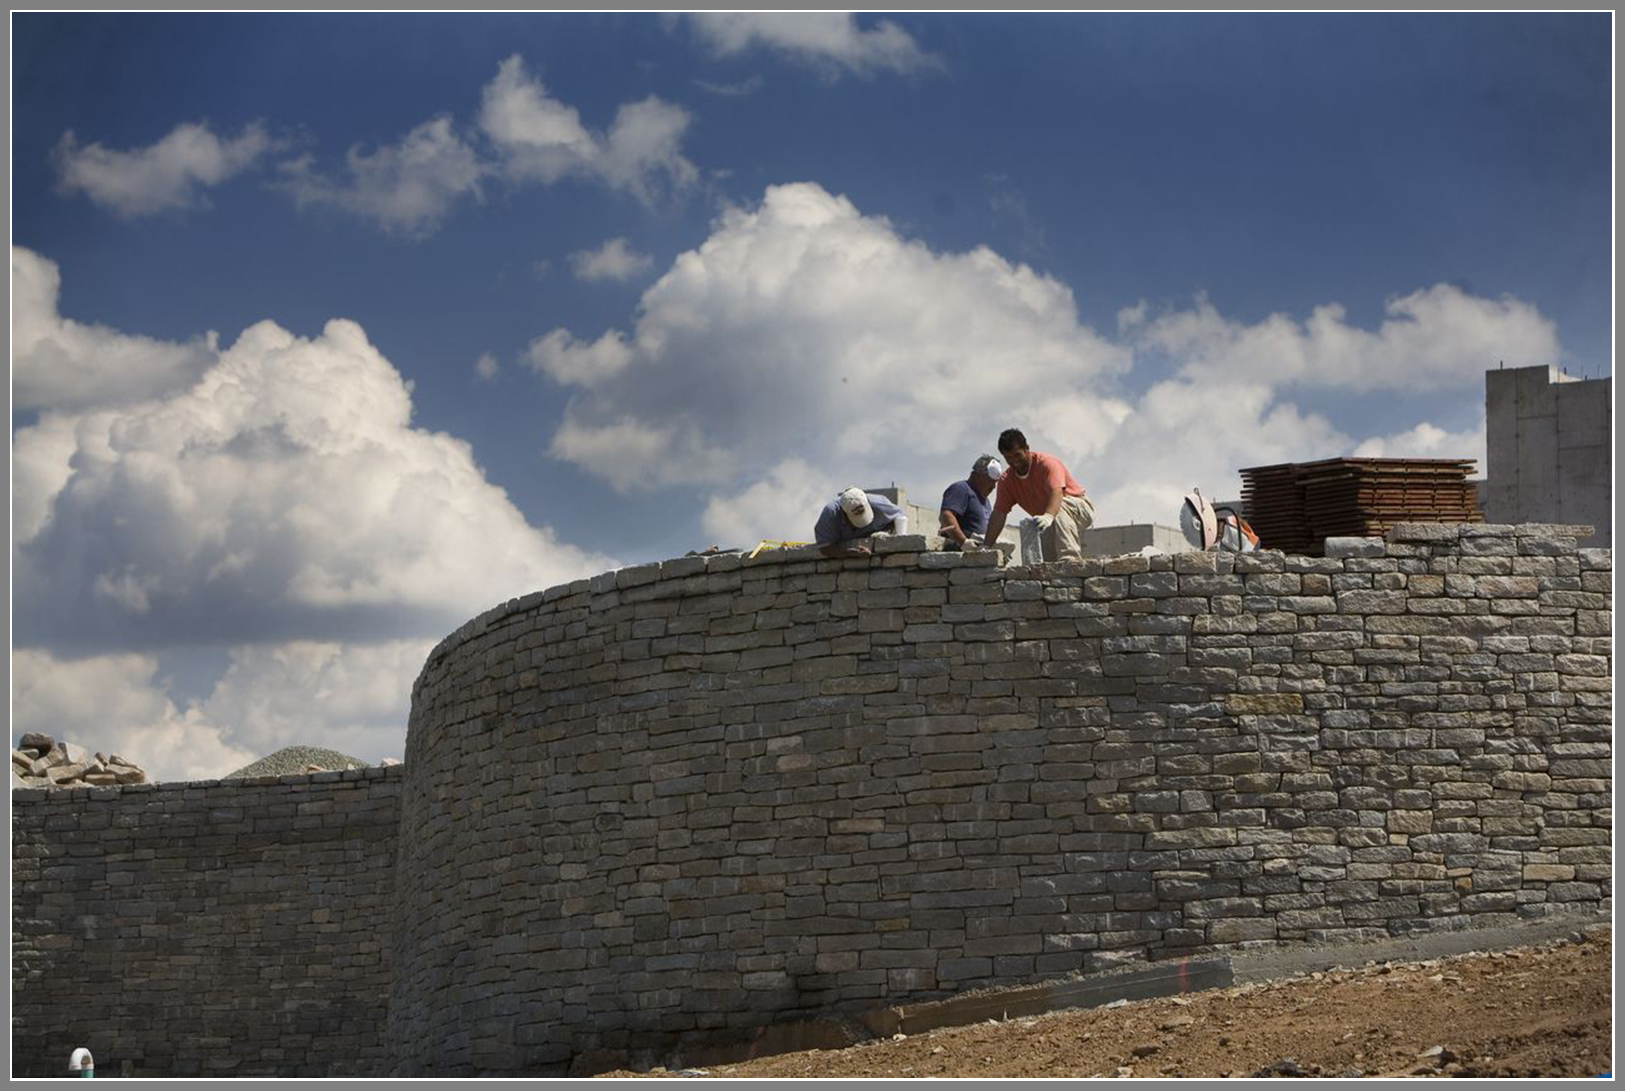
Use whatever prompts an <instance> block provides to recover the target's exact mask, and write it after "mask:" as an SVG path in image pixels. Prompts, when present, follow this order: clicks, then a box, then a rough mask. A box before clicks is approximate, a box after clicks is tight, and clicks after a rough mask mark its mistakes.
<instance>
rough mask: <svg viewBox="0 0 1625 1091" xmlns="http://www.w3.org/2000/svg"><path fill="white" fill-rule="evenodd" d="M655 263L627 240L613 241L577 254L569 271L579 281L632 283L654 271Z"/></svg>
mask: <svg viewBox="0 0 1625 1091" xmlns="http://www.w3.org/2000/svg"><path fill="white" fill-rule="evenodd" d="M654 263H655V259H654V258H652V257H650V256H649V255H648V254H640V253H638V252H637V251H636V250H633V249H632V246H631V244H630V243H628V242H627V241H626V239H624V238H614V239H610V240H609V241H608V242H606V243H604V244H603V245H602V246H600V247H599V248H598V249H596V250H577V251H575V252H574V253H572V254H571V255H570V268H571V269H572V270H574V271H575V275H576V277H577V279H580V280H631V279H632V278H633V277H635V276H638V275H639V274H641V273H646V272H648V271H649V270H650V269H652V268H654Z"/></svg>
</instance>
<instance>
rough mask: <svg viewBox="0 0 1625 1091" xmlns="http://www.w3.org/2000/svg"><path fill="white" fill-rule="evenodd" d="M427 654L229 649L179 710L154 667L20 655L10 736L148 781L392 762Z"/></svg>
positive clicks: (387, 647) (131, 656)
mask: <svg viewBox="0 0 1625 1091" xmlns="http://www.w3.org/2000/svg"><path fill="white" fill-rule="evenodd" d="M434 643H435V641H433V640H406V641H389V642H385V643H382V644H372V645H343V644H332V643H320V642H313V641H293V642H290V643H286V644H277V645H264V646H262V645H252V646H247V647H240V648H234V649H232V651H231V653H230V662H229V665H228V667H227V669H226V672H225V674H224V675H222V676H221V678H220V679H219V681H218V682H216V683H215V685H214V687H213V689H212V691H211V692H210V693H209V695H208V696H207V697H206V698H204V699H202V700H197V701H190V702H187V703H185V704H184V705H178V704H177V703H176V702H175V701H174V700H173V699H172V698H171V697H170V696H169V694H168V692H166V688H165V683H166V681H167V679H165V678H164V677H163V675H162V669H161V667H160V665H159V662H158V658H157V657H156V656H154V655H150V654H143V653H118V654H108V655H97V656H89V657H85V658H79V659H71V658H62V657H58V656H56V655H53V654H52V653H50V652H48V651H45V650H43V649H36V648H19V649H17V650H16V651H15V652H14V653H13V657H12V659H13V661H12V667H13V670H14V672H15V677H16V679H17V683H16V687H15V689H14V692H13V702H12V711H13V716H14V723H13V727H14V733H16V734H20V733H22V732H25V731H29V730H41V731H44V732H45V733H47V734H50V735H51V736H52V737H54V738H58V739H67V740H68V741H70V742H75V743H78V744H79V745H81V746H84V747H86V748H87V749H89V750H91V751H98V750H99V751H101V752H102V753H104V754H118V755H119V756H121V757H124V758H127V759H129V760H130V761H133V762H135V763H136V764H138V765H140V766H141V767H142V768H143V769H145V770H146V772H147V774H148V775H149V776H150V777H151V778H152V779H154V780H199V779H206V778H211V777H219V776H222V775H224V774H226V773H230V772H233V771H234V770H237V769H241V768H242V767H243V766H245V765H248V764H249V763H250V762H253V761H257V760H258V759H259V758H262V757H264V756H266V755H267V754H271V753H274V752H275V751H277V750H280V749H282V748H283V747H285V746H321V747H324V748H326V749H330V750H337V751H339V752H340V753H344V754H350V755H352V756H354V757H358V758H361V759H363V760H366V761H378V760H380V759H382V758H385V757H395V758H399V757H400V756H401V753H402V751H403V749H404V740H405V725H406V719H407V716H408V714H409V712H410V704H411V693H412V683H413V681H414V680H415V679H416V677H417V674H418V671H419V670H421V669H422V667H423V661H424V660H425V659H426V658H427V657H428V654H429V651H430V650H431V649H432V648H433V646H434ZM25 725H33V726H25Z"/></svg>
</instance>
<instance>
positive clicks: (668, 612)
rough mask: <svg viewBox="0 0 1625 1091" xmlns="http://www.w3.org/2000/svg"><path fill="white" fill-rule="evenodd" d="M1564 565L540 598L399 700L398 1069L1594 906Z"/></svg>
mask: <svg viewBox="0 0 1625 1091" xmlns="http://www.w3.org/2000/svg"><path fill="white" fill-rule="evenodd" d="M1573 533H1574V531H1573V529H1572V528H1564V527H1534V526H1522V527H1509V526H1495V525H1477V526H1466V527H1454V526H1441V525H1433V524H1428V525H1412V526H1407V527H1402V528H1399V529H1398V530H1396V531H1395V532H1394V533H1393V534H1392V535H1391V536H1390V538H1391V540H1390V541H1389V542H1388V543H1384V542H1382V541H1380V540H1374V539H1355V540H1337V539H1334V540H1332V541H1331V542H1329V543H1328V556H1327V557H1325V558H1307V557H1288V556H1284V555H1282V554H1280V553H1259V554H1248V555H1242V556H1232V555H1213V554H1180V555H1176V556H1159V557H1151V558H1144V557H1122V558H1116V559H1111V560H1105V561H1101V560H1085V561H1081V562H1068V563H1065V564H1059V565H1050V566H1040V567H1038V568H1035V569H1020V568H1017V569H1005V570H1001V569H998V568H995V567H989V566H987V565H986V563H985V562H987V561H990V560H991V558H990V557H985V556H978V555H972V556H969V557H965V556H961V555H959V554H952V553H935V552H927V551H924V547H925V545H926V543H925V542H924V540H923V539H894V540H890V541H886V542H883V543H882V544H881V545H880V546H879V552H878V553H877V555H876V556H874V557H872V558H866V559H864V560H860V561H846V562H835V561H824V560H819V559H815V555H814V552H813V551H811V550H802V551H788V550H787V551H780V552H775V553H770V554H764V555H763V556H761V557H759V558H757V559H756V560H754V561H745V560H742V559H741V558H740V557H739V556H737V555H724V556H715V557H709V558H706V557H692V558H683V559H680V560H675V561H669V562H665V563H664V564H659V565H647V566H643V567H639V568H631V569H624V570H622V571H620V572H617V573H608V574H605V575H604V576H600V577H598V578H596V579H593V580H590V581H586V580H584V581H580V582H578V583H575V584H571V585H569V586H567V587H561V588H555V589H553V590H551V591H548V592H545V593H539V594H536V595H531V596H528V597H526V598H523V599H519V600H516V601H514V602H511V603H508V604H506V605H504V606H503V607H500V608H498V609H495V610H493V611H490V612H488V613H487V614H485V615H482V616H481V617H479V618H477V619H475V620H474V621H472V622H470V623H469V624H468V625H467V626H465V627H464V628H463V629H461V630H459V631H458V632H457V633H455V634H453V635H452V636H451V637H449V638H447V640H446V641H444V642H442V644H441V645H440V646H439V647H438V648H437V649H436V650H435V651H434V652H433V653H432V654H431V656H430V657H429V660H428V662H427V664H426V665H425V668H424V671H423V673H422V675H421V676H420V678H419V679H418V682H417V685H416V687H415V689H414V693H413V705H412V718H411V725H410V729H409V735H408V743H407V759H406V769H407V771H408V772H407V783H406V788H405V791H404V793H403V797H402V804H401V806H402V810H401V816H402V817H401V821H402V827H401V837H400V845H401V853H400V872H399V874H398V875H397V890H398V891H399V898H398V901H397V913H396V918H395V930H394V948H393V950H394V961H393V965H394V967H395V976H394V980H393V986H392V992H391V1003H390V1009H389V1035H390V1041H391V1044H392V1052H393V1056H394V1059H395V1063H396V1065H397V1069H396V1071H397V1073H398V1074H406V1075H416V1074H450V1075H471V1074H483V1075H494V1074H537V1073H542V1072H548V1071H560V1070H562V1069H564V1067H565V1066H566V1065H568V1064H570V1063H571V1062H572V1060H574V1062H575V1063H576V1064H577V1065H578V1067H586V1068H591V1067H593V1065H594V1063H595V1062H594V1057H595V1056H596V1057H598V1058H600V1062H602V1061H604V1060H608V1059H611V1058H612V1057H613V1054H612V1053H597V1054H595V1051H604V1050H608V1051H619V1050H624V1049H637V1048H658V1047H660V1046H662V1045H670V1044H672V1043H676V1042H690V1043H697V1042H702V1041H706V1040H711V1039H716V1038H725V1037H730V1036H735V1035H738V1034H741V1033H743V1032H745V1031H746V1030H747V1029H748V1028H750V1027H754V1026H757V1025H759V1024H761V1023H763V1022H767V1021H770V1020H773V1019H775V1018H785V1017H792V1016H799V1015H808V1014H813V1013H820V1012H825V1011H827V1010H831V1009H834V1010H845V1009H852V1008H863V1007H872V1006H875V1005H878V1004H881V1003H884V1002H888V1001H895V1000H902V999H907V998H919V997H922V996H927V995H933V994H941V993H943V992H950V991H954V990H960V989H966V988H971V987H976V986H984V985H994V984H1008V983H1013V982H1020V981H1026V980H1030V979H1034V978H1039V977H1045V976H1050V975H1057V974H1064V973H1067V972H1070V971H1077V970H1085V971H1087V970H1098V969H1102V968H1107V967H1111V966H1115V965H1119V964H1123V963H1129V962H1134V961H1139V960H1147V959H1162V958H1168V957H1175V956H1180V955H1187V954H1191V953H1195V952H1200V951H1203V950H1207V949H1211V948H1214V947H1222V946H1224V945H1227V944H1235V943H1245V942H1252V941H1289V942H1304V941H1307V942H1333V941H1338V940H1344V939H1357V938H1370V937H1375V936H1382V935H1390V934H1403V933H1407V932H1413V931H1422V930H1455V929H1461V928H1467V927H1472V926H1478V925H1488V924H1503V923H1510V922H1513V921H1517V920H1520V919H1527V918H1533V917H1540V916H1545V915H1549V914H1555V913H1561V912H1566V911H1571V910H1575V909H1590V910H1592V911H1597V910H1606V909H1608V908H1609V907H1611V870H1610V860H1611V852H1610V844H1611V833H1610V816H1611V810H1610V808H1611V795H1610V792H1611V787H1612V785H1611V780H1610V768H1611V762H1610V759H1611V754H1612V746H1611V738H1612V720H1611V711H1610V704H1611V698H1612V648H1611V632H1612V615H1611V613H1610V603H1611V597H1610V596H1611V566H1612V558H1611V554H1610V553H1608V552H1607V551H1578V550H1577V549H1576V545H1575V541H1574V539H1573V537H1572V535H1573Z"/></svg>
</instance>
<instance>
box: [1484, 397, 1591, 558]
mask: <svg viewBox="0 0 1625 1091" xmlns="http://www.w3.org/2000/svg"><path fill="white" fill-rule="evenodd" d="M1484 387H1485V405H1484V415H1485V429H1486V432H1487V439H1488V447H1489V450H1488V463H1489V465H1488V466H1487V467H1486V478H1487V481H1488V485H1487V488H1486V489H1485V490H1484V491H1483V493H1482V494H1481V496H1482V498H1483V500H1484V516H1485V518H1486V519H1487V520H1489V521H1490V522H1492V523H1588V524H1590V525H1591V526H1593V527H1595V528H1596V533H1595V534H1593V535H1592V536H1591V537H1590V538H1588V539H1586V541H1584V542H1582V543H1581V545H1583V546H1586V545H1589V546H1610V545H1612V543H1613V532H1612V525H1613V518H1614V496H1613V481H1612V477H1611V475H1610V472H1609V467H1610V460H1611V458H1612V455H1613V394H1614V381H1613V379H1612V378H1608V379H1576V378H1574V377H1573V376H1570V375H1565V374H1563V373H1561V372H1559V371H1558V370H1557V369H1556V368H1552V367H1520V368H1510V369H1506V370H1497V371H1489V372H1486V373H1485V375H1484Z"/></svg>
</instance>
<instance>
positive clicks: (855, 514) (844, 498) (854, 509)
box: [841, 485, 875, 527]
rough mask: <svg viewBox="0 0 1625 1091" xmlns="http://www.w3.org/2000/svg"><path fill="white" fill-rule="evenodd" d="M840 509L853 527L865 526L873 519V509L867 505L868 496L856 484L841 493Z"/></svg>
mask: <svg viewBox="0 0 1625 1091" xmlns="http://www.w3.org/2000/svg"><path fill="white" fill-rule="evenodd" d="M841 511H843V512H845V513H846V518H847V520H848V521H849V522H850V523H851V524H852V525H853V526H855V527H866V526H868V525H869V524H870V523H872V522H874V521H875V509H873V508H871V507H870V506H869V497H868V496H867V495H866V494H865V493H864V491H863V490H862V489H860V488H858V487H857V486H856V485H854V486H852V487H851V488H850V489H847V490H846V491H845V492H843V493H842V494H841Z"/></svg>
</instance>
